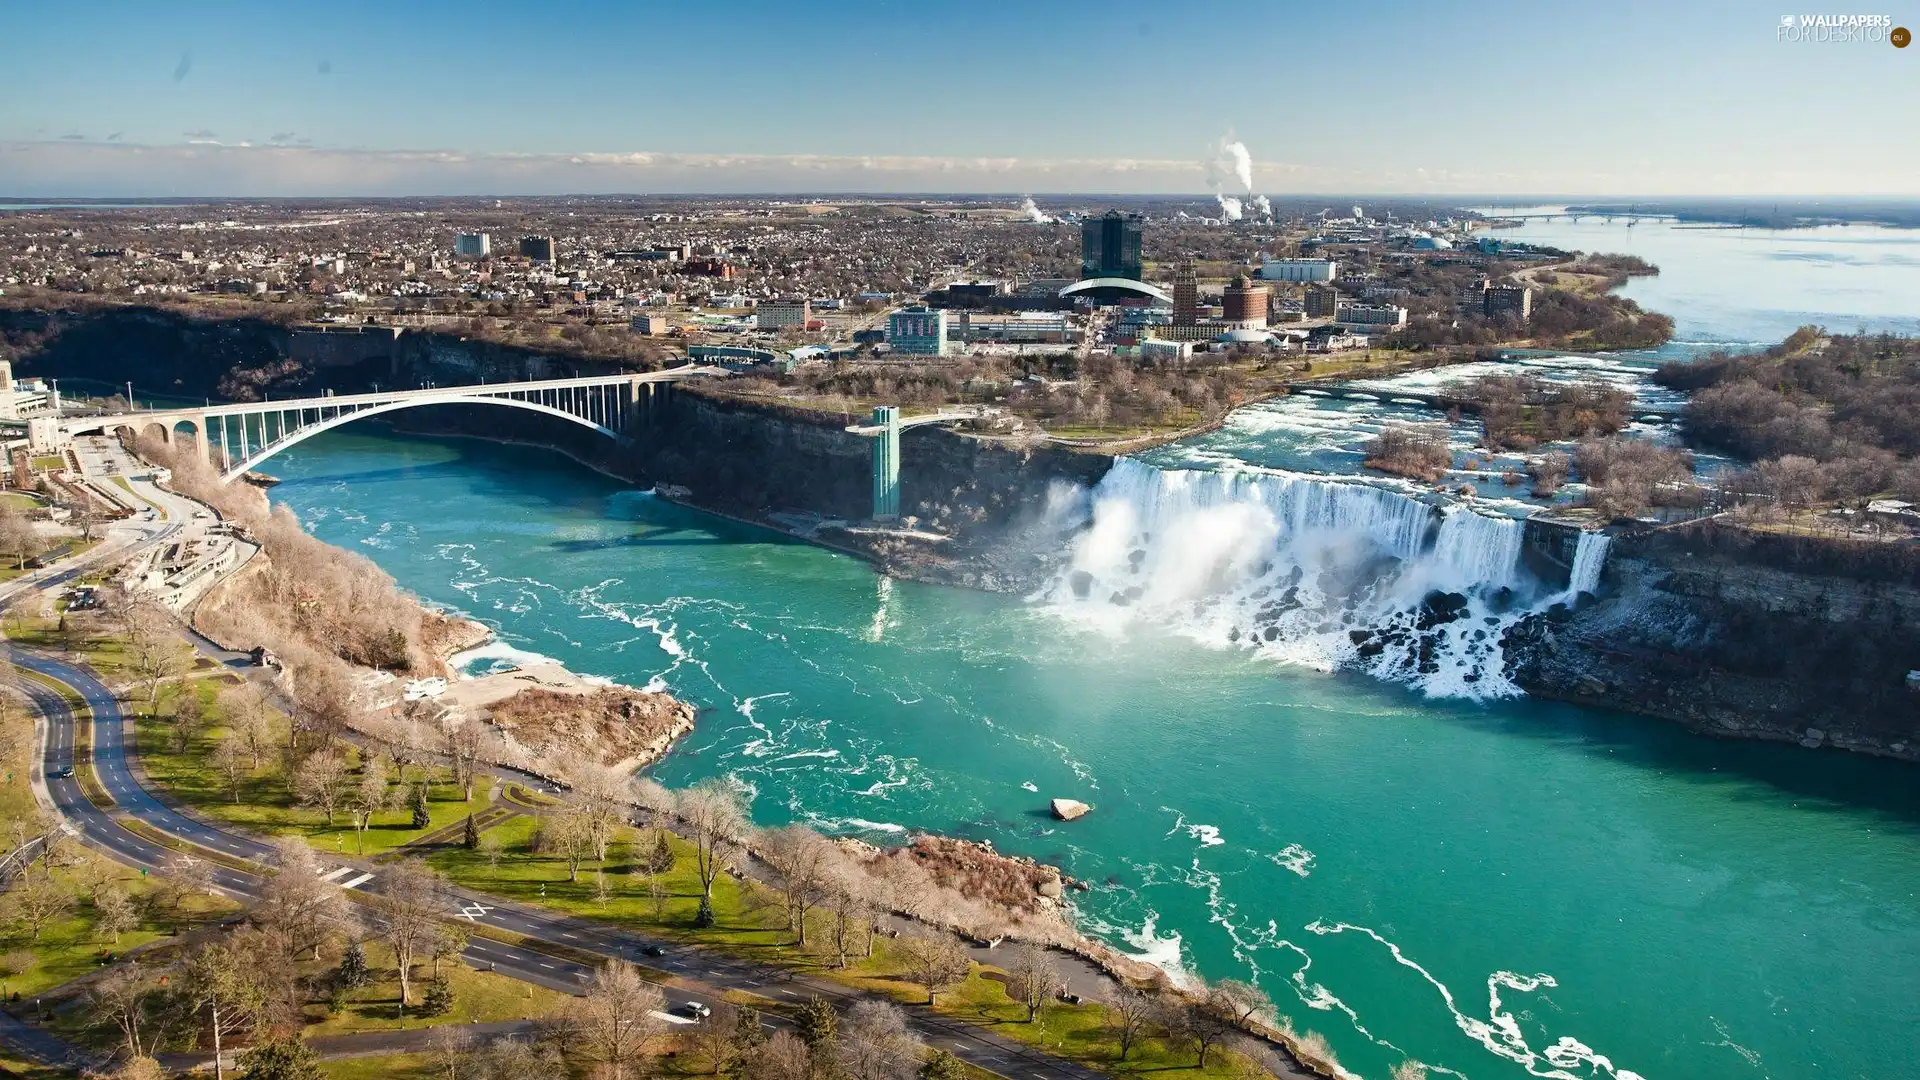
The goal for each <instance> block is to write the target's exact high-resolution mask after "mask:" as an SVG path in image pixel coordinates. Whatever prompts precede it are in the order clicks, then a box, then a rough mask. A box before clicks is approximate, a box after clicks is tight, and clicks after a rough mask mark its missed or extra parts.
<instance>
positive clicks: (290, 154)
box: [0, 0, 1920, 197]
mask: <svg viewBox="0 0 1920 1080" xmlns="http://www.w3.org/2000/svg"><path fill="white" fill-rule="evenodd" d="M1900 2H1902V3H1905V4H1908V5H1909V6H1908V7H1907V8H1906V9H1904V10H1903V9H1900V8H1892V9H1885V10H1883V11H1880V12H1876V14H1884V15H1887V16H1889V17H1890V20H1891V22H1892V23H1893V25H1896V26H1913V27H1915V28H1916V29H1920V0H1900ZM1803 7H1804V5H1803ZM1794 10H1795V11H1796V12H1798V11H1799V10H1800V9H1794ZM1806 10H1818V9H1813V8H1806ZM1784 14H1785V12H1784V11H1783V10H1782V9H1781V8H1780V7H1778V6H1761V5H1759V4H1754V3H1725V2H1718V0H1693V2H1689V0H1668V2H1665V3H1651V2H1649V3H1641V2H1637V0H1624V2H1618V3H1613V4H1607V5H1598V4H1587V3H1565V2H1553V0H1549V2H1541V0H1529V2H1525V3H1508V2H1505V0H1486V2H1481V3H1473V4H1468V3H1449V2H1444V0H1402V2H1387V0H1381V2H1366V0H1361V2H1337V0H1315V2H1311V3H1304V2H1294V0H1241V2H1239V3H1234V4H1216V3H1209V2H1186V3H1167V2H1162V3H1155V4H1148V3H1137V2H1133V0H1104V2H1082V0H1028V2H1024V3H1014V2H1004V0H961V2H946V3H942V2H938V0H934V2H929V0H852V2H841V3H824V4H814V5H808V4H795V3H766V2H763V0H733V2H731V3H716V2H706V3H686V2H682V3H653V2H648V0H625V2H618V0H601V2H584V0H582V2H567V0H557V2H551V3H542V4H532V3H523V4H507V3H496V2H492V0H466V2H461V3H445V2H441V0H387V2H385V3H359V2H357V0H333V2H330V3H328V4H324V5H290V4H261V3H258V2H257V0H254V2H249V3H245V4H218V3H191V2H186V0H182V2H180V3H169V4H153V3H119V2H115V0H88V2H84V3H73V2H68V3H47V2H44V0H0V73H4V82H3V84H0V196H15V197H59V196H72V197H83V196H85V197H112V196H144V197H157V196H190V195H197V196H247V195H258V196H272V195H283V196H284V195H349V196H350V195H368V196H374V195H427V194H446V195H459V194H494V195H507V194H563V193H611V192H635V193H646V192H712V193H733V192H861V191H871V192H981V193H1033V194H1045V193H1064V192H1088V193H1093V192H1098V193H1132V192H1138V193H1162V192H1164V193H1187V192H1190V193H1204V192H1205V191H1207V189H1208V184H1209V178H1210V170H1209V164H1208V163H1209V162H1210V161H1212V160H1214V159H1215V158H1217V156H1218V153H1219V147H1220V145H1221V143H1222V142H1223V140H1238V141H1240V142H1242V143H1244V144H1245V145H1246V147H1247V149H1248V151H1249V153H1250V154H1251V156H1252V159H1253V162H1254V171H1253V180H1254V183H1253V187H1254V188H1255V189H1256V190H1257V191H1259V192H1261V193H1265V194H1272V195H1285V194H1298V193H1315V194H1341V193H1353V194H1401V193H1406V194H1429V193H1430V194H1447V195H1459V194H1489V195H1508V196H1511V195H1530V194H1540V195H1697V194H1715V195H1855V196H1862V195H1898V196H1911V195H1920V139H1916V138H1915V136H1914V135H1913V132H1914V130H1915V123H1916V122H1915V107H1916V105H1920V45H1916V46H1911V47H1908V48H1904V49H1896V48H1893V47H1892V46H1891V45H1890V44H1888V42H1887V40H1886V38H1885V30H1884V29H1883V30H1881V31H1880V36H1879V38H1878V39H1877V40H1874V41H1864V42H1862V41H1851V42H1832V41H1828V42H1816V41H1798V42H1795V41H1782V40H1780V24H1781V21H1782V17H1783V15H1784ZM1791 17H1792V18H1793V19H1795V20H1798V19H1799V18H1800V15H1799V14H1797V13H1796V14H1794V15H1793V16H1791ZM1233 183H1234V184H1235V185H1237V181H1234V182H1233Z"/></svg>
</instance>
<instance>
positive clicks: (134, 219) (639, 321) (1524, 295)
mask: <svg viewBox="0 0 1920 1080" xmlns="http://www.w3.org/2000/svg"><path fill="white" fill-rule="evenodd" d="M661 201H662V202H665V201H666V200H661ZM995 213H996V212H995V211H990V210H987V211H978V212H976V211H973V210H967V211H956V210H951V209H944V208H942V207H940V206H939V205H937V204H932V203H929V202H928V201H926V200H922V201H920V203H918V204H915V203H912V202H909V201H905V200H896V201H892V202H888V201H886V200H871V201H868V202H864V203H862V202H857V201H854V202H849V203H848V204H846V205H834V206H825V205H819V204H814V203H808V202H805V201H795V202H792V203H774V202H767V201H764V200H760V201H756V200H738V201H727V200H719V199H715V200H681V201H679V202H676V203H675V204H674V205H673V206H672V207H671V209H664V210H663V209H659V208H652V209H651V210H650V211H649V209H647V208H635V207H622V206H620V205H618V204H616V203H608V204H607V205H605V206H596V205H595V204H592V203H579V202H575V201H566V202H555V203H553V204H552V205H548V204H546V203H543V202H542V201H540V200H525V201H522V202H521V203H517V204H514V205H512V206H506V205H503V204H501V203H498V202H496V203H495V204H494V207H493V208H492V209H488V208H485V207H475V206H469V207H462V208H456V209H447V208H445V207H443V206H427V207H426V208H424V209H420V210H417V211H413V212H387V211H380V212H374V211H353V210H340V209H337V208H312V207H307V206H299V205H281V206H275V205H272V204H260V205H242V204H235V205H232V206H220V207H193V206H189V207H152V208H142V209H139V210H117V211H87V212H62V213H61V214H59V215H53V214H44V213H37V212H27V213H19V214H8V215H0V292H4V291H5V290H7V289H9V288H17V287H37V288H45V289H53V290H59V291H71V292H80V293H119V294H130V295H134V296H143V295H150V296H181V297H187V298H189V299H190V300H191V298H194V297H209V298H211V299H210V300H209V301H208V302H214V303H221V304H231V303H235V302H240V301H244V302H247V303H281V302H285V303H298V304H299V305H300V310H301V312H302V317H305V318H308V319H315V320H318V321H319V322H321V323H323V324H325V323H329V322H332V323H336V324H339V325H351V326H355V327H358V326H362V325H367V324H372V325H377V326H379V327H419V328H427V329H432V328H436V327H440V326H443V325H445V326H449V327H452V328H453V329H455V330H456V331H457V332H460V333H476V332H482V333H484V332H489V331H497V332H499V333H501V334H503V335H505V336H506V338H507V339H508V340H514V339H513V338H512V336H511V335H512V334H513V333H514V332H515V330H516V328H525V329H527V330H528V331H530V336H533V337H536V338H551V337H553V336H554V330H553V329H552V328H553V327H555V326H558V327H560V328H562V329H563V330H566V333H565V334H562V335H561V336H565V337H568V338H569V339H570V340H574V341H582V340H587V339H591V340H592V341H593V342H595V343H597V344H598V345H600V346H608V344H609V343H611V345H612V347H613V348H614V351H616V352H617V351H618V350H619V349H624V348H627V347H628V346H627V345H626V344H624V343H626V342H633V343H635V345H634V346H633V347H634V348H636V349H639V350H641V351H640V352H639V353H638V354H639V355H651V356H654V357H658V356H661V355H664V353H663V352H662V350H664V351H665V352H681V351H685V350H688V349H690V348H691V347H693V346H696V345H699V346H711V347H716V348H718V347H727V348H737V349H741V350H746V352H747V354H753V355H758V354H761V353H765V354H768V355H773V356H776V357H782V358H785V359H786V360H788V361H790V360H792V359H793V357H794V355H795V353H796V351H797V350H806V349H810V348H811V347H813V346H819V347H821V350H822V352H821V354H822V355H836V354H839V353H841V352H843V351H846V352H849V353H853V352H854V350H857V353H855V354H857V355H861V356H875V355H885V354H888V353H891V354H897V355H902V356H940V355H948V354H951V353H952V352H954V351H955V350H959V349H964V350H967V351H988V352H991V351H995V350H1026V349H1037V350H1056V351H1057V350H1061V349H1087V348H1115V349H1133V350H1137V352H1138V355H1140V356H1142V357H1160V356H1184V355H1186V354H1188V353H1190V352H1191V351H1192V350H1193V349H1194V348H1196V347H1198V348H1205V347H1208V346H1209V345H1211V344H1216V343H1224V344H1233V345H1249V346H1259V345H1262V344H1264V345H1266V346H1269V347H1277V348H1294V347H1305V348H1338V347H1343V346H1349V345H1354V344H1361V343H1364V339H1365V337H1366V336H1368V335H1378V334H1383V333H1391V332H1393V331H1394V330H1396V329H1398V328H1401V327H1404V326H1406V325H1408V322H1409V318H1410V309H1411V308H1412V307H1413V305H1415V304H1426V305H1428V306H1429V307H1430V302H1429V300H1428V299H1427V297H1426V294H1425V293H1422V294H1420V295H1418V296H1416V295H1415V294H1414V292H1413V291H1412V290H1410V289H1409V288H1408V286H1407V283H1406V282H1405V281H1404V280H1402V278H1401V276H1399V275H1397V274H1395V273H1394V272H1393V270H1394V268H1396V267H1406V266H1412V265H1415V264H1416V263H1418V264H1439V263H1445V264H1448V265H1452V264H1465V265H1466V266H1468V267H1477V266H1478V265H1480V264H1484V263H1486V262H1487V261H1488V260H1489V259H1491V258H1493V257H1494V254H1495V253H1496V249H1498V248H1499V245H1498V244H1497V242H1493V241H1490V240H1489V239H1487V238H1485V237H1481V238H1479V239H1474V238H1473V237H1472V236H1471V235H1465V234H1461V233H1460V231H1459V226H1458V224H1457V223H1455V222H1452V221H1451V220H1449V221H1448V222H1445V223H1441V224H1436V223H1433V222H1428V223H1426V225H1424V226H1422V227H1419V228H1414V227H1409V226H1406V225H1403V224H1402V225H1396V224H1394V223H1392V222H1391V221H1383V220H1379V219H1376V218H1371V217H1368V216H1367V215H1366V214H1365V213H1364V212H1362V211H1361V209H1360V208H1358V207H1355V208H1354V213H1353V214H1352V215H1351V216H1350V217H1345V218H1336V217H1331V216H1327V215H1324V214H1323V215H1322V216H1321V218H1320V219H1318V220H1310V221H1308V222H1306V223H1305V224H1306V226H1307V228H1308V229H1309V230H1310V233H1311V234H1310V235H1308V236H1306V237H1305V238H1304V239H1302V240H1299V241H1297V242H1292V241H1287V240H1283V238H1282V236H1281V235H1280V234H1281V233H1284V232H1285V231H1286V230H1284V229H1281V228H1280V227H1278V226H1271V227H1269V232H1271V233H1273V235H1268V236H1264V237H1258V238H1256V242H1257V243H1260V244H1263V245H1264V244H1268V243H1271V244H1272V245H1273V246H1274V247H1276V248H1277V247H1282V246H1283V245H1284V246H1285V247H1286V248H1290V249H1297V250H1298V255H1297V256H1296V255H1293V254H1292V253H1291V252H1289V254H1287V255H1285V256H1280V255H1276V256H1275V257H1270V258H1268V257H1257V258H1255V259H1254V260H1252V261H1251V262H1248V261H1246V260H1245V254H1246V241H1245V240H1244V239H1238V240H1236V239H1235V238H1234V237H1235V234H1227V233H1223V232H1222V231H1221V230H1219V229H1214V230H1211V231H1208V230H1198V229H1191V228H1189V227H1188V226H1186V225H1184V224H1183V223H1182V222H1181V220H1180V215H1177V214H1176V215H1168V214H1165V213H1162V214H1160V215H1159V216H1157V217H1154V218H1153V219H1152V220H1153V221H1155V222H1157V224H1155V225H1154V226H1153V228H1154V232H1155V238H1156V239H1157V240H1158V242H1159V243H1160V244H1161V245H1162V246H1173V247H1176V248H1177V249H1181V250H1191V251H1192V252H1193V256H1194V257H1193V258H1192V259H1187V260H1182V261H1179V262H1166V261H1163V262H1160V263H1158V264H1157V265H1158V266H1159V267H1161V268H1162V269H1161V271H1160V272H1158V273H1156V274H1155V276H1156V277H1158V276H1159V273H1164V272H1166V271H1167V270H1170V271H1171V281H1170V282H1166V283H1164V284H1163V283H1161V282H1158V281H1151V280H1149V279H1148V276H1147V275H1148V271H1149V269H1150V268H1151V266H1152V265H1155V264H1150V263H1149V262H1148V259H1147V244H1146V240H1147V239H1148V237H1147V235H1146V227H1147V223H1148V220H1149V219H1148V217H1147V216H1146V215H1144V214H1142V213H1137V212H1125V211H1122V210H1106V211H1104V212H1100V211H1093V212H1086V213H1074V212H1063V213H1061V214H1060V216H1059V217H1058V218H1046V219H1045V220H1042V221H1033V220H1030V219H1028V218H1027V217H1026V216H1024V215H1021V216H1019V217H1017V218H1016V217H1009V216H1008V214H1007V213H1005V212H997V213H998V216H995ZM1163 230H1164V232H1163ZM496 240H497V241H498V242H497V243H496ZM1234 246H1237V247H1238V248H1239V250H1238V251H1231V250H1224V249H1227V248H1231V247H1234ZM1501 257H1503V258H1504V257H1505V255H1504V254H1502V256H1501ZM1197 264H1204V265H1205V266H1207V267H1210V268H1212V269H1210V270H1209V271H1208V272H1209V273H1210V274H1211V275H1213V276H1210V277H1208V278H1206V279H1204V280H1205V281H1206V282H1207V284H1208V287H1207V290H1206V292H1205V294H1203V291H1202V283H1203V279H1202V277H1201V276H1200V274H1201V272H1200V270H1199V269H1198V267H1197ZM1222 264H1225V266H1226V267H1227V270H1226V272H1225V274H1224V275H1222V274H1221V271H1220V270H1219V269H1218V268H1219V267H1220V266H1221V265H1222ZM1074 271H1077V276H1072V275H1073V272H1074ZM1382 271H1384V272H1382ZM903 301H904V302H905V303H906V304H907V305H908V306H905V307H902V306H901V304H902V302H903ZM1531 307H1532V295H1531V292H1530V291H1529V290H1528V289H1527V288H1526V287H1525V286H1520V285H1513V284H1506V283H1498V282H1495V281H1492V280H1488V279H1487V278H1485V277H1483V278H1481V279H1480V281H1479V282H1478V283H1477V284H1476V285H1473V286H1471V287H1469V288H1468V289H1466V290H1465V291H1464V292H1462V293H1461V295H1460V296H1459V297H1458V300H1457V305H1456V307H1455V308H1454V309H1453V310H1454V311H1456V312H1457V314H1458V315H1459V316H1460V317H1476V318H1486V319H1497V320H1507V321H1519V322H1525V321H1526V320H1527V319H1528V318H1529V317H1530V314H1531ZM1419 310H1420V311H1421V312H1422V317H1425V316H1426V313H1427V310H1428V307H1421V308H1420V309H1419ZM482 324H485V325H482ZM543 324H544V327H545V328H544V329H543ZM569 328H572V329H569ZM645 350H652V352H650V353H649V352H646V351H645ZM743 355H744V354H743ZM806 355H809V356H811V355H814V354H813V353H810V352H809V353H807V354H806ZM46 392H48V391H47V388H41V389H39V390H35V391H31V392H29V393H30V394H31V393H40V394H43V395H44V394H45V393H46ZM12 393H13V391H7V390H0V418H4V417H5V414H6V412H7V410H8V409H9V408H10V407H12V406H10V405H9V404H8V395H10V394H12ZM33 400H38V399H33ZM35 407H37V406H35V405H34V404H33V403H32V400H29V398H22V399H21V403H20V405H19V406H18V409H19V410H31V409H33V408H35Z"/></svg>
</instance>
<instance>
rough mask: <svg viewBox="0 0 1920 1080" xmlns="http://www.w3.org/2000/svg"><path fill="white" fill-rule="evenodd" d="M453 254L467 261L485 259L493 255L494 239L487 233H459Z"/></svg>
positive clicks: (454, 243)
mask: <svg viewBox="0 0 1920 1080" xmlns="http://www.w3.org/2000/svg"><path fill="white" fill-rule="evenodd" d="M453 253H454V254H455V255H458V256H460V257H461V258H465V259H484V258H486V257H487V256H488V255H491V254H492V253H493V237H492V236H489V235H488V234H486V233H458V234H456V235H455V236H454V238H453Z"/></svg>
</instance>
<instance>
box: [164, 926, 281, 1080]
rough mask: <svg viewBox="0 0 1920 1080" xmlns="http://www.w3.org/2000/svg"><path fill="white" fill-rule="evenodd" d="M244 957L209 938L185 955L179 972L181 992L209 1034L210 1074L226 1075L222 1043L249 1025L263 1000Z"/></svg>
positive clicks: (216, 1079)
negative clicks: (189, 954)
mask: <svg viewBox="0 0 1920 1080" xmlns="http://www.w3.org/2000/svg"><path fill="white" fill-rule="evenodd" d="M247 960H248V958H247V957H245V956H244V955H242V954H241V952H240V951H239V950H236V949H234V948H232V947H231V946H230V945H229V944H227V943H225V942H220V941H214V942H209V943H207V944H205V945H203V946H201V947H200V949H199V950H198V951H196V952H195V953H194V954H193V955H191V956H189V957H188V958H187V963H186V969H185V970H184V971H183V972H182V974H181V980H180V982H181V989H180V992H181V994H182V995H183V996H184V997H185V998H186V1000H187V1002H188V1004H189V1005H190V1006H191V1007H192V1009H193V1011H194V1013H195V1014H196V1016H204V1017H205V1018H206V1020H205V1023H204V1025H202V1029H203V1030H205V1031H206V1032H207V1033H208V1034H209V1035H211V1036H212V1038H213V1075H214V1077H215V1080H223V1078H224V1077H225V1076H226V1064H225V1061H224V1054H223V1051H222V1044H223V1043H224V1042H225V1041H226V1039H227V1038H228V1037H229V1036H231V1035H233V1034H234V1033H236V1032H239V1031H243V1030H245V1029H246V1028H247V1027H249V1026H250V1025H251V1024H252V1023H253V1020H254V1014H255V1012H256V1011H258V1010H259V1009H260V1008H261V1007H262V1005H263V1004H264V1002H263V1000H262V999H263V995H262V994H261V992H260V987H259V986H258V984H257V983H255V982H254V981H253V980H252V979H251V978H249V974H248V971H247Z"/></svg>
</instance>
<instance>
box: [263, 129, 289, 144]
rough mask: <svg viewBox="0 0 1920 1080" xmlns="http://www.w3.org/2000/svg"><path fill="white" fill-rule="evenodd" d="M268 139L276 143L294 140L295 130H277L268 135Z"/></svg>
mask: <svg viewBox="0 0 1920 1080" xmlns="http://www.w3.org/2000/svg"><path fill="white" fill-rule="evenodd" d="M267 141H268V142H274V143H283V142H292V141H293V132H291V131H276V132H274V133H273V134H272V135H269V136H268V137H267Z"/></svg>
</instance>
